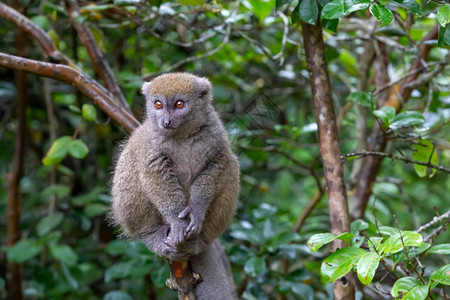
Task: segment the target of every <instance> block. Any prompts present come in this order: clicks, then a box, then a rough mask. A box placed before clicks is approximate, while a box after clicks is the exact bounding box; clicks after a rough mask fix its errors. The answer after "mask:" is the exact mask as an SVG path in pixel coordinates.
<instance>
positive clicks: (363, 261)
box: [356, 252, 381, 285]
mask: <svg viewBox="0 0 450 300" xmlns="http://www.w3.org/2000/svg"><path fill="white" fill-rule="evenodd" d="M380 259H381V256H379V255H378V254H377V253H374V252H369V253H366V254H364V255H361V258H360V259H359V261H358V265H357V266H356V270H357V274H358V279H359V281H361V283H362V284H365V285H369V284H370V283H371V282H372V279H373V276H374V275H375V271H376V270H377V268H378V264H379V263H380Z"/></svg>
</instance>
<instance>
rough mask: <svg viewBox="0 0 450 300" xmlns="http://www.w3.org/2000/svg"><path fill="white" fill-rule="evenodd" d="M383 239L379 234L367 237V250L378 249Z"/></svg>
mask: <svg viewBox="0 0 450 300" xmlns="http://www.w3.org/2000/svg"><path fill="white" fill-rule="evenodd" d="M382 241H383V238H382V237H379V236H372V237H370V238H369V242H368V243H367V244H369V250H370V251H371V252H375V249H378V246H380V244H381V242H382Z"/></svg>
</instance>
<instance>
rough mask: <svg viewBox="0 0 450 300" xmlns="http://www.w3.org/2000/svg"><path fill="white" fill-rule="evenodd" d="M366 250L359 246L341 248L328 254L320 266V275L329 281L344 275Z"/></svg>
mask: <svg viewBox="0 0 450 300" xmlns="http://www.w3.org/2000/svg"><path fill="white" fill-rule="evenodd" d="M366 253H367V252H366V251H364V250H363V249H361V248H356V247H347V248H342V249H339V250H337V251H336V252H334V253H333V254H331V255H330V256H328V257H327V258H326V259H325V260H324V261H323V262H322V266H321V268H320V272H321V273H322V276H323V277H324V278H326V279H327V280H328V281H329V282H333V281H335V280H337V279H339V278H340V277H342V276H344V275H345V274H347V273H348V272H350V270H351V269H352V268H353V265H355V264H357V263H358V261H359V259H360V258H361V256H362V255H365V254H366Z"/></svg>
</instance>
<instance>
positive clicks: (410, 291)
mask: <svg viewBox="0 0 450 300" xmlns="http://www.w3.org/2000/svg"><path fill="white" fill-rule="evenodd" d="M428 288H429V286H428V285H420V284H419V282H418V281H417V279H415V278H413V277H403V278H400V279H399V280H397V281H396V282H395V284H394V286H393V287H392V290H391V295H392V296H393V297H399V296H400V295H401V296H402V300H422V299H426V298H427V296H428Z"/></svg>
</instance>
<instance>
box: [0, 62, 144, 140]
mask: <svg viewBox="0 0 450 300" xmlns="http://www.w3.org/2000/svg"><path fill="white" fill-rule="evenodd" d="M0 66H3V67H7V68H9V69H13V70H16V71H25V72H28V73H31V74H35V75H39V76H44V77H48V78H53V79H56V80H59V81H62V82H65V83H69V84H71V85H73V86H74V87H75V88H76V89H78V90H79V91H80V92H82V93H83V94H85V95H86V96H87V97H88V98H89V99H91V100H92V101H93V102H94V104H96V105H97V106H98V107H100V108H101V109H102V110H103V111H104V112H105V113H106V114H108V116H110V117H111V118H112V119H113V120H115V121H116V122H117V123H119V125H121V126H122V127H124V128H125V130H126V131H128V132H132V131H133V130H134V129H135V128H136V127H138V126H139V125H140V124H139V122H138V121H137V120H136V118H135V117H134V116H133V115H131V114H130V113H129V112H128V111H127V110H125V109H124V108H123V107H119V104H118V103H116V102H115V101H114V100H113V96H112V95H111V93H109V92H108V91H106V90H105V89H104V88H103V86H101V85H100V84H99V83H98V82H97V81H95V80H93V79H92V78H90V77H89V76H87V75H86V74H83V73H81V72H79V71H77V70H75V69H73V68H70V67H68V66H65V65H60V64H52V63H47V62H42V61H36V60H31V59H26V58H22V57H18V56H13V55H9V54H5V53H0Z"/></svg>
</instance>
